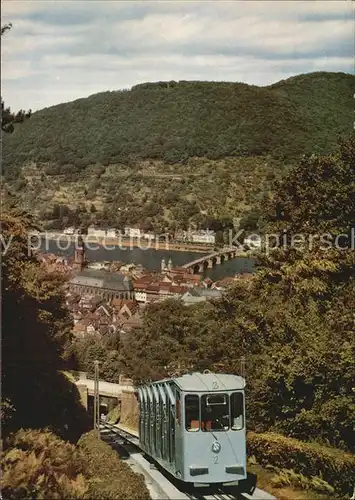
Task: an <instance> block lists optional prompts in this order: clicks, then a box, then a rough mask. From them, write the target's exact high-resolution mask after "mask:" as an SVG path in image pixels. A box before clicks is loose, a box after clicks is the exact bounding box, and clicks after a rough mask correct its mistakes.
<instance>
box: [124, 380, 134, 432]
mask: <svg viewBox="0 0 355 500" xmlns="http://www.w3.org/2000/svg"><path fill="white" fill-rule="evenodd" d="M120 383H121V381H120ZM125 385H128V384H126V383H125ZM120 423H121V424H122V425H124V426H126V427H129V428H131V429H134V430H136V431H137V432H138V427H139V403H138V394H137V393H136V392H128V391H126V390H123V391H122V396H121V418H120Z"/></svg>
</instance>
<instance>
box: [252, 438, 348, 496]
mask: <svg viewBox="0 0 355 500" xmlns="http://www.w3.org/2000/svg"><path fill="white" fill-rule="evenodd" d="M247 441H248V453H249V454H250V455H254V456H255V458H256V460H257V462H258V463H260V464H261V465H269V464H271V465H273V466H276V467H278V468H281V469H292V470H293V471H295V473H297V474H302V475H303V476H305V477H306V478H308V479H311V481H312V483H313V485H312V489H316V488H317V485H318V487H323V486H325V485H324V482H323V481H325V482H326V483H328V484H329V485H331V486H332V487H333V488H334V489H335V491H336V492H338V493H340V494H349V493H350V494H351V493H352V486H353V481H352V480H353V471H354V467H355V457H354V455H351V454H349V453H344V452H341V451H339V450H335V449H334V448H327V447H325V446H320V445H318V444H316V443H304V442H302V441H298V440H296V439H292V438H287V437H284V436H281V435H279V434H275V433H265V434H259V433H255V432H249V433H248V436H247ZM284 475H285V474H284ZM319 477H320V479H321V480H323V481H320V480H319V479H318V482H317V479H315V478H319ZM288 478H290V473H288ZM279 479H280V478H279ZM284 479H285V478H284ZM300 479H301V478H300V477H299V478H298V480H300ZM293 484H294V483H293Z"/></svg>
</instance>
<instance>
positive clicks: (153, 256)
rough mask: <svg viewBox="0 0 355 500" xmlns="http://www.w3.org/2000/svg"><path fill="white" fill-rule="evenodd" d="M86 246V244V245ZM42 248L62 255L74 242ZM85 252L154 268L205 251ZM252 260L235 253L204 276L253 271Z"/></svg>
mask: <svg viewBox="0 0 355 500" xmlns="http://www.w3.org/2000/svg"><path fill="white" fill-rule="evenodd" d="M88 246H90V245H88ZM41 250H42V251H46V252H50V253H54V254H56V255H63V256H66V257H69V256H74V243H71V244H70V245H66V246H64V247H63V249H60V248H59V247H58V244H57V242H56V241H54V240H47V241H46V242H44V241H42V246H41ZM85 253H86V256H87V259H88V260H89V261H105V260H106V261H121V262H124V263H126V264H131V263H132V264H141V265H142V266H143V267H144V268H145V269H147V270H148V271H158V270H160V269H161V261H162V259H163V258H164V259H165V262H166V264H167V263H168V260H169V259H170V258H171V260H172V263H173V266H174V267H178V266H182V265H184V264H187V263H188V262H191V261H192V260H195V259H198V258H199V257H202V256H204V255H206V254H205V253H197V252H181V251H176V250H175V251H174V250H155V249H153V248H147V249H142V248H122V247H121V248H119V247H115V246H112V247H108V246H107V247H106V248H104V247H99V248H98V249H96V250H94V249H90V248H86V251H85ZM253 269H254V262H253V260H252V259H248V258H246V257H236V258H235V259H232V260H228V261H225V262H224V263H223V264H220V265H217V266H215V267H214V268H213V269H206V270H205V272H204V275H205V276H208V277H210V278H211V279H212V280H213V281H216V280H218V279H221V278H224V277H226V276H233V275H234V274H235V273H238V272H253Z"/></svg>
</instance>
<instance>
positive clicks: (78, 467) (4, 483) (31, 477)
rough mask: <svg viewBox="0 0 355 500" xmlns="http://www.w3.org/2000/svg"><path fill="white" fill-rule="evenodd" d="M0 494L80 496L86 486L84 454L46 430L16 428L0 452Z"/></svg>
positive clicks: (39, 496)
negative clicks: (0, 475)
mask: <svg viewBox="0 0 355 500" xmlns="http://www.w3.org/2000/svg"><path fill="white" fill-rule="evenodd" d="M1 459H2V460H1V462H2V478H1V491H2V494H3V495H4V498H7V499H9V500H10V499H11V500H12V499H18V498H38V499H45V498H53V499H71V498H83V497H84V495H85V493H86V492H87V490H88V485H87V481H86V479H85V477H84V474H85V458H84V454H83V453H82V452H81V451H80V450H78V449H77V448H75V446H73V445H71V444H69V443H66V442H64V441H62V440H61V439H59V438H58V437H57V436H55V435H54V434H51V433H50V432H47V431H46V432H42V431H38V430H37V431H36V430H28V431H24V430H20V431H18V432H17V433H16V434H14V435H12V436H10V438H9V439H8V440H7V441H6V443H5V450H4V451H3V452H2V457H1Z"/></svg>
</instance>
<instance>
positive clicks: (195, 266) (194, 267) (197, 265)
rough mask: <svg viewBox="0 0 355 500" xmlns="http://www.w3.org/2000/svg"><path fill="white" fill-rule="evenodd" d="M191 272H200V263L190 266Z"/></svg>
mask: <svg viewBox="0 0 355 500" xmlns="http://www.w3.org/2000/svg"><path fill="white" fill-rule="evenodd" d="M192 272H193V274H198V273H199V272H200V264H195V265H194V266H193V268H192Z"/></svg>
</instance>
